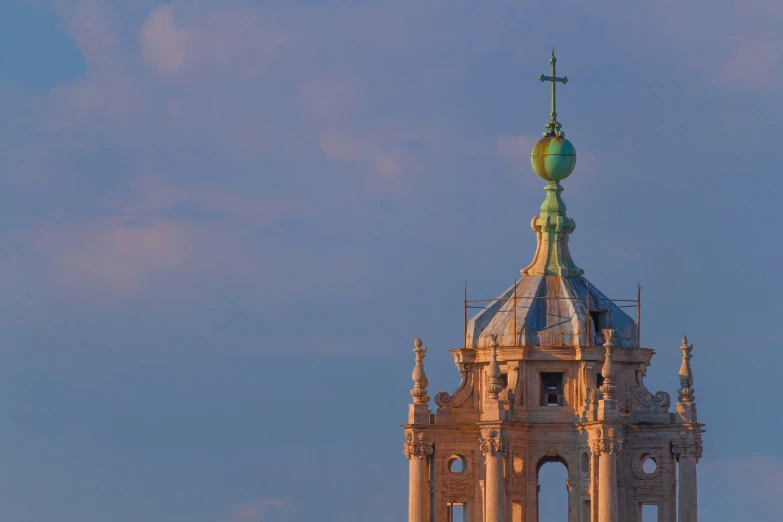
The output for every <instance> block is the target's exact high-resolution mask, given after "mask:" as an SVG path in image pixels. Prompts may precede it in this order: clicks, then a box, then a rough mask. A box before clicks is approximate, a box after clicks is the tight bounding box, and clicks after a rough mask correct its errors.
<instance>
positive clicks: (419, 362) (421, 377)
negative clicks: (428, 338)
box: [411, 337, 430, 404]
mask: <svg viewBox="0 0 783 522" xmlns="http://www.w3.org/2000/svg"><path fill="white" fill-rule="evenodd" d="M413 345H414V346H415V348H414V349H413V353H415V354H416V366H415V367H414V368H413V374H411V377H412V378H413V389H412V390H411V397H413V403H414V404H427V403H428V402H430V398H429V397H428V396H427V385H428V384H429V382H428V381H427V374H426V373H424V355H425V354H426V353H427V347H426V346H422V343H421V339H419V338H418V337H417V338H416V339H414V340H413Z"/></svg>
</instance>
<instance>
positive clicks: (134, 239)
mask: <svg viewBox="0 0 783 522" xmlns="http://www.w3.org/2000/svg"><path fill="white" fill-rule="evenodd" d="M197 244H198V241H197V234H196V233H195V231H194V230H193V229H192V227H189V226H188V225H187V224H185V223H177V222H171V221H164V220H148V221H146V222H144V223H136V224H128V223H126V222H125V220H123V219H120V218H106V219H101V220H95V221H91V222H87V223H69V222H62V221H60V222H55V221H50V222H47V223H45V224H44V225H42V226H41V227H40V228H39V229H38V230H37V232H36V234H35V236H34V239H33V246H34V250H35V251H36V252H37V254H38V255H39V256H40V257H39V258H40V259H41V260H42V262H43V264H44V265H45V267H46V268H45V270H46V271H47V272H48V273H50V274H51V275H52V276H53V277H54V278H55V279H56V280H57V281H59V282H60V283H61V284H62V285H63V286H64V287H65V288H66V289H68V290H71V291H88V292H89V293H92V292H96V291H97V292H106V291H108V292H113V293H116V292H119V293H137V292H144V291H148V290H150V288H149V285H150V284H154V281H155V280H158V278H160V277H164V276H166V275H167V274H174V273H176V272H179V271H181V270H182V269H183V268H185V267H186V266H187V265H189V264H190V259H191V256H192V255H193V254H194V253H195V247H196V245H197Z"/></svg>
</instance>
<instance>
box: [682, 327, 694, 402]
mask: <svg viewBox="0 0 783 522" xmlns="http://www.w3.org/2000/svg"><path fill="white" fill-rule="evenodd" d="M680 350H682V365H681V366H680V386H681V388H680V390H679V396H678V399H679V401H680V402H682V403H685V404H690V403H692V402H694V401H695V400H696V398H695V397H694V395H693V393H694V390H693V370H691V359H692V358H693V345H692V344H688V338H687V337H683V338H682V345H681V346H680Z"/></svg>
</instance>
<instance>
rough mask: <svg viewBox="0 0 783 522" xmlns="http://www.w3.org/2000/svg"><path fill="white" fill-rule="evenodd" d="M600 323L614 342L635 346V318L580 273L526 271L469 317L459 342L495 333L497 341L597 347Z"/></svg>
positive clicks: (473, 343) (478, 341)
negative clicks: (574, 274) (551, 274)
mask: <svg viewBox="0 0 783 522" xmlns="http://www.w3.org/2000/svg"><path fill="white" fill-rule="evenodd" d="M588 295H589V303H588ZM588 306H589V310H588ZM515 307H516V313H514V308H515ZM588 321H589V325H588ZM596 322H597V323H598V324H596ZM606 328H610V329H612V330H613V331H614V332H615V340H616V341H617V343H618V345H619V346H622V347H626V348H636V347H638V338H637V326H636V323H635V322H634V321H633V320H632V319H631V318H630V317H629V316H628V314H626V313H625V312H624V311H623V310H622V308H620V307H619V306H618V305H617V304H615V303H614V302H612V301H611V300H610V299H608V298H607V297H606V296H605V295H604V294H603V293H602V292H601V291H599V290H598V289H597V288H595V286H593V285H591V284H590V283H589V282H588V281H587V279H585V278H584V277H581V276H577V277H563V276H546V275H529V276H523V277H522V279H521V280H520V281H519V282H518V283H517V284H516V285H514V286H511V287H510V288H509V289H507V290H506V291H505V292H503V293H502V294H501V295H500V296H499V297H498V298H496V299H495V300H492V301H489V302H488V303H486V305H485V306H484V309H483V310H482V311H480V312H479V313H478V314H477V315H476V316H475V317H473V319H471V320H470V322H469V323H468V328H467V338H466V339H465V343H466V344H465V346H467V347H469V348H477V347H483V346H489V344H488V343H489V342H490V340H491V338H492V336H495V335H496V336H497V337H496V340H497V342H498V344H499V345H500V346H525V345H528V346H530V345H532V346H600V345H601V344H603V342H604V338H603V333H602V329H606ZM588 332H589V337H588Z"/></svg>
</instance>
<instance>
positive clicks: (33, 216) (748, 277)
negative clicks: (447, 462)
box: [0, 0, 783, 522]
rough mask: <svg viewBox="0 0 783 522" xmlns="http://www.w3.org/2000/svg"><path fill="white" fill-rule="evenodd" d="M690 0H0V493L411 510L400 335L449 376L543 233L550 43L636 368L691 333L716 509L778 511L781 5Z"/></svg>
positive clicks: (294, 518) (223, 518)
mask: <svg viewBox="0 0 783 522" xmlns="http://www.w3.org/2000/svg"><path fill="white" fill-rule="evenodd" d="M683 4H684V3H682V2H673V1H662V2H654V3H649V5H644V6H642V5H636V4H633V5H631V3H629V4H628V5H619V6H618V5H612V4H610V3H607V2H591V3H589V4H585V3H583V2H558V1H554V2H524V1H513V0H508V1H500V0H498V1H494V2H481V3H477V2H466V1H465V2H463V1H455V0H451V1H448V2H446V1H443V2H441V1H432V2H413V1H410V2H409V1H407V0H403V1H399V0H398V1H395V2H385V1H384V2H381V1H378V2H348V1H344V2H343V1H336V2H312V1H296V0H286V1H270V2H260V1H258V2H250V1H238V0H223V1H217V0H203V1H200V2H184V1H181V2H172V3H167V4H157V3H155V2H150V1H146V0H134V1H133V2H130V1H124V0H113V1H111V2H109V1H108V0H104V1H101V0H72V1H67V2H66V1H47V0H38V1H30V2H23V1H16V2H15V1H8V2H3V3H2V4H0V114H2V115H3V118H2V120H1V123H0V166H1V167H2V168H1V169H0V182H1V183H2V189H1V190H0V209H2V212H1V213H0V215H1V216H2V218H3V219H2V220H0V239H1V240H2V241H0V288H2V291H3V292H2V293H3V296H4V299H3V300H1V301H0V312H2V313H1V314H0V317H2V320H0V325H2V330H0V331H2V333H3V335H2V338H3V343H2V351H0V353H1V354H2V364H0V418H2V419H3V422H2V426H3V432H2V440H3V443H2V444H0V462H2V466H0V518H1V519H3V520H13V521H15V522H49V521H51V522H55V521H76V520H78V521H79V522H105V521H112V522H135V521H138V520H152V521H155V522H169V521H182V520H187V521H189V522H299V521H310V520H322V521H325V522H333V521H334V522H337V521H340V522H349V521H366V520H373V521H377V522H392V521H394V522H397V521H399V520H403V519H404V516H405V512H406V507H405V503H406V497H407V491H406V488H407V475H406V474H407V467H406V466H407V463H406V461H405V459H404V457H403V455H402V452H401V444H400V443H401V441H402V435H401V431H400V429H399V425H400V424H402V423H403V422H404V421H405V415H406V411H407V403H408V402H409V400H410V396H409V394H408V390H409V389H410V388H411V382H410V372H411V370H412V363H413V357H412V353H411V350H412V348H413V346H412V340H413V337H415V336H418V337H421V338H422V339H423V340H424V341H425V344H426V345H428V346H429V351H428V355H427V359H426V368H427V373H428V376H429V380H430V391H431V393H430V395H432V393H434V392H437V391H441V390H448V391H450V390H452V389H453V388H454V387H455V386H456V384H457V381H458V375H457V373H456V370H455V369H454V368H453V366H452V363H451V360H450V355H449V353H448V350H449V349H450V348H453V347H455V346H457V345H458V344H459V343H460V342H461V341H460V337H461V334H462V317H461V314H462V305H461V299H462V285H463V282H464V281H466V280H467V282H468V286H469V292H470V295H471V296H473V297H476V298H478V297H482V298H489V297H493V296H496V295H498V294H499V293H500V292H501V291H502V290H503V289H505V288H507V287H508V286H509V285H510V284H511V283H512V282H513V280H514V278H515V277H516V276H517V275H518V274H519V272H518V270H519V269H520V268H522V267H524V266H526V265H527V264H528V262H529V260H530V259H531V257H532V254H533V251H534V248H535V239H534V236H533V234H532V232H531V231H530V229H529V225H528V224H529V222H530V218H531V217H532V216H533V215H535V214H536V213H537V212H538V206H539V204H540V202H541V201H542V199H543V195H544V194H543V191H542V190H541V188H542V182H541V180H540V179H538V178H536V177H535V175H534V174H533V173H532V171H531V168H530V165H529V160H528V156H529V151H530V148H531V145H532V143H533V142H534V141H535V139H536V137H537V136H539V135H540V133H541V131H542V130H543V126H544V124H545V123H546V120H547V113H548V89H547V88H546V87H545V86H542V85H541V84H539V83H538V82H537V81H536V77H537V75H538V74H540V73H544V72H547V66H548V64H547V56H548V53H549V49H550V48H551V46H552V45H556V46H557V48H558V57H559V63H558V65H559V68H558V72H560V73H561V74H566V75H568V77H569V83H568V85H567V86H565V87H563V88H561V89H560V90H559V92H560V93H561V96H560V98H559V101H558V112H559V114H560V119H561V121H562V123H563V124H564V130H565V131H566V133H567V136H568V137H569V139H570V140H571V141H572V142H573V143H574V145H575V147H576V149H577V153H578V161H577V168H576V171H575V172H574V174H573V175H572V176H571V177H570V178H569V179H568V180H566V182H564V186H565V188H566V191H565V192H564V194H563V197H564V199H565V201H566V203H567V204H568V210H569V215H570V216H571V217H573V218H574V219H575V220H576V222H577V229H576V232H575V233H574V234H573V235H572V237H571V250H572V253H573V256H574V259H575V261H576V262H577V264H578V265H579V266H580V267H582V268H584V269H585V271H586V276H587V277H588V278H589V279H590V280H591V282H592V283H593V284H595V285H596V286H598V287H599V288H600V289H601V290H602V291H604V292H605V293H606V294H608V295H610V296H617V297H633V296H634V294H635V289H636V283H637V281H640V282H641V283H642V285H643V287H644V290H643V307H644V308H643V322H642V332H643V333H642V336H643V343H644V344H645V345H647V346H650V347H652V348H654V349H655V350H656V351H657V356H656V357H655V359H654V361H653V365H652V367H651V368H650V370H649V372H648V378H647V381H648V384H650V388H651V389H655V390H658V389H663V390H666V391H669V392H670V393H672V394H674V392H675V390H676V388H677V385H678V379H677V370H678V368H679V356H680V352H679V350H678V346H679V341H680V338H681V336H682V335H683V334H687V335H688V336H689V339H690V340H691V342H693V343H694V345H695V351H694V355H695V357H694V360H693V363H694V364H693V365H694V372H695V388H696V396H697V400H698V405H699V414H700V418H701V419H702V420H703V421H704V422H706V423H707V433H706V434H705V448H704V459H703V460H702V462H701V464H700V501H701V502H700V504H701V513H702V517H703V518H704V520H709V521H710V522H724V521H725V522H729V521H735V520H740V519H745V518H747V517H748V515H749V514H750V515H752V518H753V519H754V520H758V521H774V520H778V519H779V518H780V516H779V512H780V508H779V507H778V506H777V497H779V496H780V494H781V493H783V490H781V484H783V453H781V449H780V445H779V440H780V430H781V428H782V427H783V426H781V423H782V422H783V421H781V419H780V415H779V412H780V407H779V401H778V400H777V397H778V396H779V395H780V394H781V393H783V384H781V380H780V379H779V378H778V377H777V373H779V372H777V371H776V368H778V367H779V365H781V364H783V355H781V354H782V353H783V352H781V350H779V349H778V346H779V344H780V342H779V337H780V336H779V334H778V332H777V329H776V328H777V323H778V319H777V316H778V310H777V308H778V306H777V299H776V297H775V296H773V294H774V293H775V292H776V291H778V290H779V289H780V288H781V286H782V285H781V283H783V275H781V269H780V264H781V259H782V258H783V246H781V244H780V242H779V241H778V240H777V238H778V236H779V234H780V232H779V228H780V226H781V222H782V221H783V220H782V219H781V217H782V216H781V205H780V195H781V188H782V187H781V185H782V183H781V179H780V174H779V170H780V169H779V166H778V165H777V163H778V162H779V158H778V156H779V154H778V152H777V150H778V148H779V141H780V138H781V132H780V121H781V120H782V119H783V103H781V102H782V101H783V99H782V98H781V96H782V95H781V93H782V92H783V39H781V37H780V33H779V28H780V26H781V24H783V7H781V4H780V3H779V2H774V1H772V0H757V1H748V0H744V1H740V0H736V1H721V0H719V1H710V2H707V1H706V0H703V1H702V0H699V1H695V2H689V3H687V5H683ZM559 480H560V479H558V481H559ZM558 487H560V486H558ZM545 491H546V488H545ZM557 520H558V519H556V518H553V519H552V520H551V521H549V522H557ZM563 520H564V519H563ZM542 522H544V521H542Z"/></svg>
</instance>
